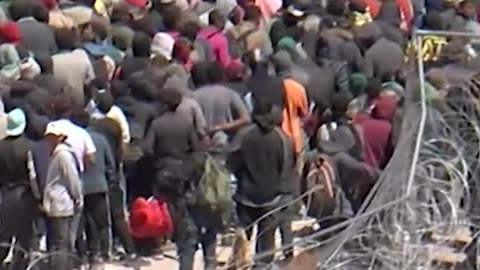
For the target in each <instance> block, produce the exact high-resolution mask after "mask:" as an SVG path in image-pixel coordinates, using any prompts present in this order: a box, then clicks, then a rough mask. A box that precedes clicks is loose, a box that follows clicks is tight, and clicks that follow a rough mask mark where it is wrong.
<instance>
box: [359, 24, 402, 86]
mask: <svg viewBox="0 0 480 270" xmlns="http://www.w3.org/2000/svg"><path fill="white" fill-rule="evenodd" d="M355 35H356V38H357V40H358V42H359V44H360V47H362V48H363V49H364V50H365V74H366V75H367V76H368V77H369V78H372V77H377V78H383V77H384V76H386V75H389V74H398V73H399V71H400V70H401V69H402V66H403V63H404V54H403V49H402V47H401V46H400V45H398V44H397V43H395V42H393V41H390V40H388V39H386V38H385V37H384V36H383V35H382V30H381V29H380V27H379V26H378V25H377V24H376V23H375V22H371V23H369V24H366V25H364V26H362V27H359V28H358V29H356V31H355Z"/></svg>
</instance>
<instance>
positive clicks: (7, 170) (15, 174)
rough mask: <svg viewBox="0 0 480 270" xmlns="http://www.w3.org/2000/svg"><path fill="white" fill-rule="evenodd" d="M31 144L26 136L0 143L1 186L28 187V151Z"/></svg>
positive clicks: (10, 138) (4, 140) (7, 139)
mask: <svg viewBox="0 0 480 270" xmlns="http://www.w3.org/2000/svg"><path fill="white" fill-rule="evenodd" d="M30 147H31V142H30V141H29V140H28V139H27V138H26V137H24V136H20V137H7V138H5V139H3V140H1V141H0V153H2V154H1V155H0V186H3V187H5V186H17V185H22V184H23V185H28V183H29V176H28V167H27V160H28V154H27V153H28V151H29V150H30Z"/></svg>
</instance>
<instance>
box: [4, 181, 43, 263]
mask: <svg viewBox="0 0 480 270" xmlns="http://www.w3.org/2000/svg"><path fill="white" fill-rule="evenodd" d="M0 198H1V200H0V232H1V233H0V243H1V244H2V246H0V261H3V260H5V258H6V257H7V255H8V252H9V251H10V246H7V245H5V244H8V243H11V242H12V238H13V237H15V238H16V242H15V246H14V249H13V259H12V263H11V266H10V269H13V270H21V269H25V268H26V267H27V264H28V254H29V252H30V249H31V248H32V244H33V220H34V219H35V217H36V216H37V206H36V204H35V201H34V199H33V195H32V193H31V192H30V189H29V188H28V187H26V186H17V187H14V188H2V189H1V196H0Z"/></svg>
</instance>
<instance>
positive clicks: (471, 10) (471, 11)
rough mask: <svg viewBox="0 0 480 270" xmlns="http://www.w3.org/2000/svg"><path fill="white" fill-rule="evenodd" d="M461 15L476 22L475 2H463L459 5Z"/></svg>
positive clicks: (466, 0) (471, 0) (469, 0)
mask: <svg viewBox="0 0 480 270" xmlns="http://www.w3.org/2000/svg"><path fill="white" fill-rule="evenodd" d="M459 12H460V14H461V15H462V16H463V17H464V18H466V19H469V20H476V17H477V8H476V6H475V2H474V1H473V0H463V1H462V2H461V3H460V5H459Z"/></svg>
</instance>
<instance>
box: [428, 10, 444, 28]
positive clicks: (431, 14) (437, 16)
mask: <svg viewBox="0 0 480 270" xmlns="http://www.w3.org/2000/svg"><path fill="white" fill-rule="evenodd" d="M423 28H426V29H429V30H445V28H446V27H445V22H444V20H443V18H442V15H441V13H440V12H438V11H435V10H431V11H428V12H427V14H425V16H424V17H423Z"/></svg>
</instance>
